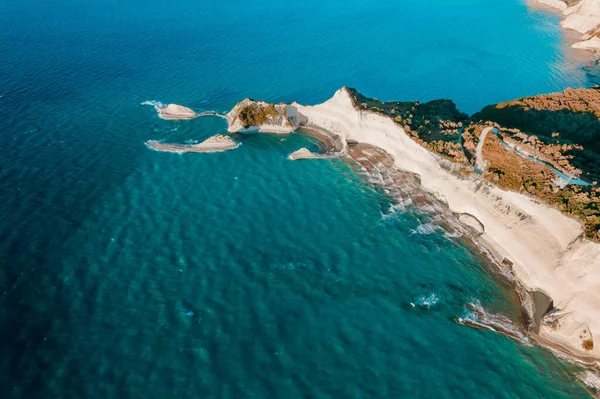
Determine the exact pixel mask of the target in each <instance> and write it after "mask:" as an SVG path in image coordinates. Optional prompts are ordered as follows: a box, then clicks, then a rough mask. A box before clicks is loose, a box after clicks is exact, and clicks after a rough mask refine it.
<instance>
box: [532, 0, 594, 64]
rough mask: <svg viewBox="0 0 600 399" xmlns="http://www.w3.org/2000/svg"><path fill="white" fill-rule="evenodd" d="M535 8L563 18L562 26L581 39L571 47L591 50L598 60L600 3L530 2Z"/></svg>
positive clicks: (587, 0)
mask: <svg viewBox="0 0 600 399" xmlns="http://www.w3.org/2000/svg"><path fill="white" fill-rule="evenodd" d="M529 4H531V5H532V6H534V7H538V6H541V7H543V8H546V9H548V10H550V11H554V12H556V13H558V14H559V15H560V16H561V17H562V21H561V22H560V26H561V27H563V28H565V29H568V30H570V31H573V32H577V33H578V34H579V35H580V37H579V38H578V41H577V42H575V43H573V44H572V46H571V47H573V48H575V49H580V50H590V51H592V53H593V55H594V56H595V58H596V60H597V59H598V57H599V55H598V50H600V36H599V32H600V3H598V1H597V0H580V1H573V0H529Z"/></svg>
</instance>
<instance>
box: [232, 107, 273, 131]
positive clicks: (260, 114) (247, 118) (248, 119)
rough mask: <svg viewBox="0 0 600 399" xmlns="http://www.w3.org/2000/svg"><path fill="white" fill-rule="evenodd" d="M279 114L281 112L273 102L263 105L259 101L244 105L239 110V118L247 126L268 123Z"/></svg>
mask: <svg viewBox="0 0 600 399" xmlns="http://www.w3.org/2000/svg"><path fill="white" fill-rule="evenodd" d="M278 116H279V112H277V109H276V108H275V105H273V104H268V105H262V104H258V103H252V104H248V105H246V106H244V107H243V108H242V109H241V110H240V111H239V119H240V121H241V122H242V125H243V126H244V127H245V128H247V127H250V126H259V125H263V124H265V123H267V122H268V120H269V119H272V118H276V117H278Z"/></svg>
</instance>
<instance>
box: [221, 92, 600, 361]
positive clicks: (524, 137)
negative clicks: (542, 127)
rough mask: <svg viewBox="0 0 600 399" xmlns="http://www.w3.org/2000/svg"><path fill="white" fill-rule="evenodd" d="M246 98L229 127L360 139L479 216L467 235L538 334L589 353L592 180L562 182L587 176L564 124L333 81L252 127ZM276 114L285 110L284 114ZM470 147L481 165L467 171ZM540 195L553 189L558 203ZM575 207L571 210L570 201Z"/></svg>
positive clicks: (595, 253)
mask: <svg viewBox="0 0 600 399" xmlns="http://www.w3.org/2000/svg"><path fill="white" fill-rule="evenodd" d="M583 90H586V89H583ZM587 90H595V89H587ZM586 93H588V92H587V91H586ZM563 100H564V99H561V101H563ZM249 101H250V100H245V104H242V105H241V106H240V105H239V104H238V106H236V108H234V110H232V112H231V113H230V114H228V120H229V121H230V129H231V126H234V128H233V129H232V130H234V131H239V130H242V129H243V130H249V129H250V130H252V129H254V130H259V131H276V132H281V131H283V130H285V131H292V130H295V128H297V127H300V126H311V127H315V128H317V129H319V131H320V132H321V133H324V134H328V135H330V136H331V137H332V138H334V139H335V140H338V141H339V142H340V143H342V147H343V148H341V151H340V153H343V152H344V151H346V150H347V149H348V148H349V147H351V146H352V145H355V144H356V143H364V144H369V145H372V146H375V147H378V148H381V149H383V150H385V151H386V152H387V153H389V154H391V155H392V157H393V159H394V165H393V166H394V167H396V168H399V169H402V170H405V171H409V172H412V173H415V174H417V175H419V176H420V179H421V184H422V186H423V188H425V189H426V190H428V191H430V192H432V193H434V194H435V195H436V196H437V197H438V198H439V199H441V200H443V201H444V202H445V203H446V204H447V205H448V207H449V208H450V209H451V210H452V211H453V212H455V213H457V214H468V215H470V216H471V217H473V218H475V219H476V220H477V221H478V222H479V223H480V224H481V231H482V233H481V235H480V236H479V237H478V240H479V241H480V242H481V243H482V244H483V245H484V246H485V247H487V248H488V249H489V250H490V251H491V252H492V254H493V255H494V257H495V258H496V260H497V261H498V263H499V264H501V265H502V266H503V267H506V268H508V269H510V272H511V273H512V274H514V276H515V278H516V280H517V281H518V282H519V285H520V286H521V287H522V288H523V290H522V292H526V293H528V294H527V295H525V297H523V298H522V299H523V301H524V302H523V305H524V307H525V308H527V310H528V312H529V314H530V315H531V316H532V320H533V323H532V325H531V332H532V334H533V336H534V337H535V338H536V339H537V340H538V341H540V342H542V343H544V344H546V345H548V346H551V347H553V348H555V349H557V350H560V351H562V352H563V353H569V354H570V355H572V356H575V357H578V358H579V359H581V360H585V361H588V362H593V361H597V360H599V359H600V348H599V345H600V342H596V339H595V336H596V335H597V334H599V333H600V317H598V316H599V315H600V245H599V244H597V243H596V242H592V241H591V240H594V239H598V234H597V227H598V224H599V223H598V222H599V219H598V216H597V214H596V213H594V212H597V209H598V201H597V193H598V188H597V186H596V185H595V184H590V183H592V182H585V181H583V180H582V184H585V185H582V184H579V182H577V184H575V183H574V182H575V180H577V179H579V178H581V177H584V178H587V179H588V180H590V177H593V176H594V175H595V173H594V171H593V170H592V169H593V168H592V166H593V162H591V163H588V166H587V167H586V166H585V165H586V163H585V162H583V163H581V162H579V163H578V161H579V159H580V158H581V157H582V155H581V154H579V155H577V154H575V155H573V153H572V152H570V151H573V150H574V149H575V150H578V149H579V148H580V147H581V148H583V146H581V145H579V144H576V143H573V142H572V138H573V137H571V136H569V134H567V133H563V136H569V137H568V138H565V139H563V138H561V137H560V135H561V132H560V129H561V128H562V127H561V125H560V124H557V126H556V127H557V130H556V131H553V132H552V133H551V134H550V135H549V137H545V136H541V135H539V136H536V135H532V134H530V133H536V132H530V133H528V132H526V131H522V130H519V129H518V128H517V127H514V126H509V127H504V126H503V125H501V124H500V123H499V120H500V118H499V117H497V115H496V114H494V112H490V109H487V110H484V111H485V112H487V114H486V117H484V116H483V114H484V113H485V112H484V111H482V113H480V114H478V115H476V116H475V118H469V117H468V115H465V114H463V113H461V112H459V111H458V110H457V109H456V107H455V105H454V103H452V102H451V101H448V100H439V101H432V102H429V103H423V104H420V103H419V102H392V101H389V102H382V101H379V100H377V99H370V98H367V97H364V96H362V95H360V94H359V93H358V92H356V91H355V90H352V89H348V88H342V89H341V90H339V91H338V92H336V93H335V95H334V96H333V97H332V98H331V99H330V100H328V101H326V102H325V103H323V104H319V105H315V106H303V105H300V104H297V103H293V104H289V105H282V104H280V105H278V107H280V108H279V109H277V108H275V110H276V111H277V115H275V112H273V111H272V110H271V111H268V112H271V113H272V115H271V117H270V118H267V119H266V122H265V124H264V125H261V124H260V120H262V119H261V118H260V117H259V119H252V120H255V121H258V122H255V123H258V125H255V126H254V125H252V122H250V119H248V118H247V117H245V116H242V119H243V120H242V121H240V118H239V115H240V112H239V110H242V109H244V107H246V106H248V105H252V104H256V103H255V102H249ZM513 105H515V106H517V107H518V106H521V107H522V108H528V109H529V108H531V107H528V106H524V105H523V104H521V105H516V104H513ZM265 107H269V105H268V104H266V103H261V105H260V108H261V109H266V108H265ZM274 107H277V106H274ZM283 107H285V108H283ZM493 107H494V109H496V110H501V109H503V107H502V105H498V106H493ZM592 107H595V105H592ZM269 108H270V107H269ZM567 108H568V106H567ZM284 109H285V114H283V112H284V111H283V110H284ZM236 110H237V111H236ZM585 112H587V111H585ZM573 113H575V114H577V112H573ZM569 114H570V113H569ZM282 115H294V119H293V123H292V121H290V120H289V119H288V120H287V121H286V120H285V118H282ZM487 116H489V118H487ZM589 116H590V115H587V114H586V115H585V117H586V118H587V117H589ZM594 117H595V118H596V122H597V119H598V118H597V116H595V114H594ZM286 118H287V116H286ZM244 121H245V122H244ZM547 122H548V120H546V121H545V122H544V123H547ZM290 125H291V126H290ZM235 126H237V127H235ZM274 126H275V127H274ZM484 133H485V134H484ZM554 133H558V135H556V134H554ZM479 140H481V142H480V141H479ZM561 140H565V141H564V142H563V141H561ZM582 151H583V150H582ZM478 157H479V158H481V159H482V160H483V161H482V163H483V167H482V168H481V170H479V171H478V172H477V171H475V169H476V168H475V166H476V164H477V159H478ZM581 190H588V191H586V193H588V194H589V195H591V196H593V198H591V197H589V196H588V197H585V195H583V194H581ZM548 198H559V199H560V201H563V203H564V204H565V206H564V207H563V208H561V206H560V204H559V203H558V202H554V203H553V202H552V201H551V200H548ZM577 206H579V207H581V211H582V212H583V213H582V214H581V215H579V214H577V213H573V212H571V208H573V207H577ZM561 211H562V212H561ZM570 212H571V213H570ZM586 212H590V213H589V214H588V213H586ZM568 215H571V216H576V217H580V221H578V220H576V219H575V218H573V217H569V216H568ZM585 220H588V221H589V223H587V224H586V225H585V227H584V225H583V224H582V223H581V221H584V222H585ZM586 236H587V238H586ZM540 297H541V298H548V300H547V301H540V300H539V298H540ZM536 298H537V300H536ZM542 302H544V303H545V305H544V304H542ZM546 302H547V303H546ZM535 303H538V308H539V307H540V306H542V307H544V309H543V310H540V309H536V306H535ZM548 303H552V310H551V311H550V312H548V308H549V306H548ZM539 304H542V305H539Z"/></svg>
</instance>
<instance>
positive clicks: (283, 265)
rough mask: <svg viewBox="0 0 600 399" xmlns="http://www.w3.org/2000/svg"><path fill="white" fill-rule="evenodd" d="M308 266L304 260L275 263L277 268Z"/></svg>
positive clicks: (289, 268) (292, 268)
mask: <svg viewBox="0 0 600 399" xmlns="http://www.w3.org/2000/svg"><path fill="white" fill-rule="evenodd" d="M304 266H306V265H305V264H304V263H302V262H286V263H281V264H278V265H275V269H278V270H295V269H298V268H301V267H304Z"/></svg>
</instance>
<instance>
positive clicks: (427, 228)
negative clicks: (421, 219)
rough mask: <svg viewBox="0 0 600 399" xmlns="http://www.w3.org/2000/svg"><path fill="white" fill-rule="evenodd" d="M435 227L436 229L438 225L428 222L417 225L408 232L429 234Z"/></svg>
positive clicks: (433, 231)
mask: <svg viewBox="0 0 600 399" xmlns="http://www.w3.org/2000/svg"><path fill="white" fill-rule="evenodd" d="M437 229H438V226H436V225H435V224H433V223H431V222H429V223H424V224H422V225H420V226H418V227H417V228H416V229H414V230H411V231H410V234H420V235H429V234H433V233H435V231H436V230H437Z"/></svg>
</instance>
